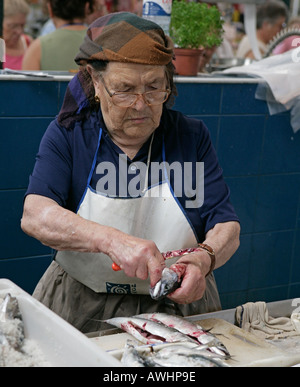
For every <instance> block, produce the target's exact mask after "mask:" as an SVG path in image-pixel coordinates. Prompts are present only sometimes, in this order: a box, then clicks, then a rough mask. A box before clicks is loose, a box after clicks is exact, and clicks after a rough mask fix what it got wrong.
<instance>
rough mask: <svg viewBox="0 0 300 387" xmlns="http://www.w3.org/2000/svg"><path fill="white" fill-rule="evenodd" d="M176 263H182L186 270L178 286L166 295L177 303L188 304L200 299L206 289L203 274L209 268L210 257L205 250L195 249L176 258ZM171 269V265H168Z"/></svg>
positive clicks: (204, 274)
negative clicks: (195, 250)
mask: <svg viewBox="0 0 300 387" xmlns="http://www.w3.org/2000/svg"><path fill="white" fill-rule="evenodd" d="M177 264H184V265H185V266H186V270H185V272H184V274H183V277H182V282H181V285H180V288H178V289H176V290H175V291H174V292H173V293H171V294H169V295H168V298H170V300H172V301H174V302H176V303H178V304H189V303H191V302H194V301H197V300H200V299H201V298H202V297H203V295H204V292H205V289H206V281H205V276H206V275H207V273H208V272H209V270H210V265H211V259H210V256H209V255H208V253H207V252H206V251H204V250H203V251H197V252H194V253H191V254H188V255H185V256H183V257H181V258H180V259H178V261H177V262H176V265H177ZM170 268H171V269H172V266H171V267H170Z"/></svg>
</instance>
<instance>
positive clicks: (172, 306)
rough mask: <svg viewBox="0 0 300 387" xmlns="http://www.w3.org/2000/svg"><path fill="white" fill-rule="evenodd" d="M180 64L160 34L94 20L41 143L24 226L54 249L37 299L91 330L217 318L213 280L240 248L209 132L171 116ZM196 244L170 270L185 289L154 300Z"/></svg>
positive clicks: (122, 18)
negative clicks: (135, 318)
mask: <svg viewBox="0 0 300 387" xmlns="http://www.w3.org/2000/svg"><path fill="white" fill-rule="evenodd" d="M172 58H173V49H172V45H171V42H170V40H169V38H167V37H166V36H165V35H164V32H163V30H162V29H161V28H160V27H159V26H158V25H156V24H154V23H152V22H150V21H147V20H144V19H142V18H140V17H138V16H136V15H134V14H131V13H126V12H120V13H114V14H110V15H106V16H104V17H102V18H100V19H97V20H96V21H95V22H94V23H93V24H92V25H91V26H90V28H89V30H88V32H87V35H86V37H85V40H84V42H83V44H82V45H81V48H80V52H79V54H78V55H77V57H76V62H77V63H78V64H79V65H80V66H81V68H80V72H79V74H78V75H77V76H75V77H74V78H73V80H72V81H71V82H70V84H69V86H68V89H67V92H66V96H65V100H64V104H63V107H62V109H61V111H60V114H59V116H58V118H57V119H56V120H55V121H53V122H52V123H51V124H50V126H49V128H48V130H47V131H46V133H45V135H44V137H43V139H42V142H41V146H40V149H39V154H38V157H37V161H36V165H35V168H34V171H33V174H32V176H31V178H30V184H29V187H28V190H27V195H26V199H25V203H24V214H23V218H22V228H23V230H24V231H25V232H27V233H28V234H29V235H31V236H34V237H35V238H37V239H39V240H40V241H41V242H42V243H43V244H46V245H48V246H51V247H52V248H54V249H55V250H56V251H57V252H56V254H55V257H54V260H53V262H52V263H51V265H50V267H49V268H48V269H47V271H46V273H45V274H44V276H43V278H42V279H41V280H40V282H39V284H38V286H37V288H36V290H35V293H34V296H35V297H37V298H38V299H39V300H40V301H41V302H43V303H44V304H45V305H47V306H48V307H49V308H51V309H52V310H54V311H55V312H56V313H57V314H59V315H61V316H62V317H63V318H64V319H66V320H67V321H69V322H70V323H71V324H73V325H74V326H76V327H77V328H78V329H80V330H81V331H82V332H89V331H95V330H98V329H101V322H100V321H97V320H104V319H107V318H109V317H112V316H130V315H134V314H137V313H144V312H150V311H160V312H166V313H170V314H179V315H191V314H196V313H204V312H209V311H213V310H218V309H220V300H219V296H218V291H217V288H216V284H215V280H214V276H213V273H212V271H213V269H214V268H217V267H220V266H222V265H223V264H224V263H225V262H226V261H227V260H228V259H229V258H230V257H231V256H232V254H233V253H234V252H235V250H236V249H237V247H238V244H239V223H238V218H237V216H236V214H235V212H234V210H233V208H232V206H231V204H230V202H229V191H228V188H227V186H226V184H225V183H224V180H223V178H222V172H221V169H220V167H219V165H218V162H217V158H216V154H215V151H214V149H213V147H212V144H211V141H210V137H209V133H208V130H207V128H206V127H205V126H204V124H203V123H202V122H201V121H199V120H195V119H192V118H188V117H186V116H184V115H182V114H181V113H179V112H176V111H172V110H170V109H169V108H168V107H167V104H168V103H170V99H171V97H172V95H173V94H174V91H175V86H174V84H173V64H172ZM203 182H204V183H205V185H204V186H203ZM195 185H196V189H195ZM203 192H204V196H203ZM198 243H204V245H201V246H202V247H201V248H199V249H197V251H195V252H192V253H190V254H187V255H184V256H182V257H179V258H178V259H177V262H176V258H175V259H170V260H168V261H166V262H167V263H168V265H173V264H174V263H175V262H176V264H178V263H181V264H182V265H184V267H185V271H184V273H183V274H182V278H181V279H182V282H181V286H180V288H178V289H177V290H176V291H174V292H173V293H171V294H170V295H169V296H168V297H166V298H164V299H162V300H160V301H155V300H153V299H152V298H151V297H150V296H149V281H150V285H152V286H154V285H155V284H156V283H157V282H158V281H159V280H160V279H161V275H162V270H163V268H164V267H165V260H164V257H163V255H162V252H166V251H169V250H174V249H184V248H189V247H196V246H197V245H198ZM112 262H114V263H116V264H117V265H119V267H120V268H121V269H122V270H120V271H113V270H112Z"/></svg>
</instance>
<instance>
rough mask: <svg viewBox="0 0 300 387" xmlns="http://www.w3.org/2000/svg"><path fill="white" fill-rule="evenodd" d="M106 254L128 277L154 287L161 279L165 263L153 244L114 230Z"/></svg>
mask: <svg viewBox="0 0 300 387" xmlns="http://www.w3.org/2000/svg"><path fill="white" fill-rule="evenodd" d="M106 254H107V255H109V256H110V258H111V259H112V260H113V262H115V263H117V264H118V266H119V267H120V268H121V269H122V270H123V271H124V273H125V274H126V275H127V276H128V277H137V278H139V279H142V280H146V279H147V278H148V276H149V277H150V284H151V286H154V285H155V284H156V283H157V282H158V281H159V280H160V278H161V273H162V270H163V268H164V267H165V261H164V258H163V256H162V255H161V253H160V251H159V250H158V248H157V246H156V245H155V243H154V242H152V241H149V240H145V239H141V238H136V237H133V236H131V235H128V234H125V233H122V232H121V231H118V230H114V232H113V233H112V235H111V237H110V245H109V248H108V250H107V251H106Z"/></svg>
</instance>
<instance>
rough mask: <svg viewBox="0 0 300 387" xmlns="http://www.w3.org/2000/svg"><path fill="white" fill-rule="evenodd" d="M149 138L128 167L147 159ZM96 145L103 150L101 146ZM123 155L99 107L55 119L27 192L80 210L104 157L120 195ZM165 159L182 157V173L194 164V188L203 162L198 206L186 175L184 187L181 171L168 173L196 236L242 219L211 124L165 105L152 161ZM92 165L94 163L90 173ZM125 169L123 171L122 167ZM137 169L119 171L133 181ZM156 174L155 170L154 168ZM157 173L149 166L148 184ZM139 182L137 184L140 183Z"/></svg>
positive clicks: (101, 175)
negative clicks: (66, 122) (65, 120)
mask: <svg viewBox="0 0 300 387" xmlns="http://www.w3.org/2000/svg"><path fill="white" fill-rule="evenodd" d="M100 130H102V131H101V133H102V135H101V139H100V142H99V144H98V141H99V133H100ZM150 141H151V139H149V140H148V141H147V142H146V143H145V144H144V145H143V146H142V148H141V149H140V151H139V152H138V153H137V155H136V156H135V157H134V159H132V160H130V159H128V158H127V157H126V156H125V163H126V164H127V169H128V172H129V170H130V166H131V165H132V164H134V163H137V165H138V163H139V162H142V163H144V164H146V163H147V157H148V150H149V144H150ZM98 145H99V151H98V152H97V149H98ZM96 152H97V153H96ZM95 155H96V156H95ZM120 155H123V152H122V150H121V149H120V148H119V147H118V146H117V145H116V144H115V143H114V142H113V141H112V140H111V138H110V136H109V134H108V132H107V130H106V128H105V124H104V122H103V120H102V116H101V112H100V111H99V112H93V113H92V114H91V116H90V117H89V118H88V119H86V120H84V121H82V122H77V123H76V124H75V126H74V128H72V129H66V128H63V127H61V126H59V125H58V123H57V120H54V121H52V122H51V124H50V125H49V127H48V129H47V130H46V132H45V134H44V136H43V138H42V141H41V144H40V148H39V152H38V155H37V158H36V164H35V167H34V170H33V173H32V175H31V176H30V181H29V187H28V190H27V192H26V195H28V194H38V195H42V196H46V197H49V198H51V199H53V200H55V201H56V202H57V203H58V204H59V205H61V206H63V207H65V208H67V209H69V210H71V211H73V212H77V209H78V206H79V204H80V201H81V199H82V196H83V195H84V192H85V189H86V186H87V184H88V182H89V177H91V180H90V186H91V188H92V189H94V190H96V189H97V188H98V186H97V183H98V182H99V180H101V179H102V178H103V177H104V176H105V174H106V173H107V172H103V173H102V174H99V173H97V168H96V167H97V165H99V164H100V163H102V162H104V161H105V162H107V161H108V162H110V163H112V165H114V166H115V167H116V171H117V179H116V181H117V187H116V188H117V190H116V195H119V194H120V192H119V188H120V187H119V185H118V182H119V176H118V171H119V156H120ZM123 156H124V155H123ZM163 159H165V161H166V162H167V163H168V165H172V163H174V162H175V163H177V166H178V163H180V165H181V166H182V171H183V174H184V170H185V169H184V168H185V166H186V165H189V166H191V165H193V170H192V174H191V178H192V181H191V183H190V184H189V185H190V186H191V189H190V191H191V192H192V193H193V192H194V193H195V191H194V190H193V189H195V188H196V182H199V179H200V178H199V176H198V179H197V175H196V168H195V163H196V162H202V163H204V164H203V165H204V197H203V199H204V201H203V204H202V203H201V204H202V205H201V206H200V207H197V206H195V208H187V206H186V203H187V200H189V201H190V200H193V197H190V196H189V193H188V192H186V191H187V190H186V189H185V187H184V186H183V185H184V184H185V185H186V183H185V182H184V175H183V176H182V179H181V185H182V189H181V190H180V189H178V184H177V183H178V180H180V179H178V175H176V174H174V173H173V174H172V172H171V174H170V185H171V188H172V189H173V190H175V195H176V192H180V195H178V196H177V201H178V204H179V205H180V206H181V207H182V209H183V211H184V212H185V213H186V216H187V219H188V220H189V222H190V224H191V226H192V227H193V229H194V232H195V234H196V236H197V238H198V242H202V241H203V240H204V239H205V234H206V232H207V231H209V230H210V229H211V228H213V227H214V226H215V225H216V224H217V223H224V222H228V221H238V217H237V215H236V213H235V211H234V209H233V206H232V205H231V203H230V199H229V189H228V187H227V185H226V183H225V182H224V179H223V176H222V170H221V168H220V166H219V164H218V160H217V156H216V152H215V150H214V148H213V146H212V143H211V140H210V135H209V132H208V129H207V128H206V126H205V125H204V124H203V122H202V121H200V120H197V119H193V118H189V117H187V116H185V115H183V114H182V113H180V112H177V111H173V110H168V109H166V108H164V111H163V115H162V119H161V123H160V126H159V127H158V128H157V129H156V131H155V136H154V139H153V144H152V149H151V163H156V164H158V163H162V161H163ZM185 163H188V164H185ZM93 165H94V166H95V168H94V170H93V173H92V174H91V176H90V172H91V169H92V166H93ZM150 166H151V164H150ZM122 173H124V168H122ZM136 173H138V171H137V172H136ZM136 173H135V174H134V173H133V172H132V170H130V172H129V173H128V174H127V176H121V179H122V178H123V179H124V178H125V179H127V180H126V181H127V182H128V183H129V182H130V181H131V179H133V178H135V177H136V176H137V175H136ZM152 175H153V176H154V173H152ZM153 176H151V168H149V179H148V184H149V185H150V184H153V183H154V184H155V183H156V181H155V180H154V179H153ZM155 179H159V180H160V181H162V180H164V179H165V176H164V174H163V173H161V174H160V175H159V176H158V177H157V176H155ZM176 184H177V186H176ZM176 187H177V188H176ZM137 188H139V186H138V185H137ZM192 188H193V189H192ZM122 192H123V191H122ZM194 196H196V194H195V195H194ZM194 199H195V197H194ZM166 232H167V230H166Z"/></svg>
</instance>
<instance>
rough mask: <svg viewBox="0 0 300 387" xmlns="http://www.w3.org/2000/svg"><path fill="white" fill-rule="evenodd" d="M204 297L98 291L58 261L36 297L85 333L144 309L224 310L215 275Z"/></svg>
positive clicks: (209, 279) (179, 311) (187, 312)
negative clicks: (187, 299)
mask: <svg viewBox="0 0 300 387" xmlns="http://www.w3.org/2000/svg"><path fill="white" fill-rule="evenodd" d="M206 282H207V284H206V291H205V294H204V297H203V298H202V299H201V300H199V301H196V302H193V303H191V304H188V305H179V304H176V303H174V302H172V301H171V300H169V299H168V298H165V299H163V300H162V301H155V300H153V299H152V298H151V297H150V296H148V295H124V294H122V295H121V294H120V295H119V294H106V293H95V292H94V291H93V290H91V289H89V288H88V287H86V286H85V285H83V284H81V283H80V282H78V281H76V280H74V279H73V278H72V277H71V276H69V275H68V274H67V273H66V272H65V271H64V270H63V269H62V268H61V267H60V266H59V265H58V264H57V263H56V262H55V261H53V262H52V263H51V265H50V266H49V267H48V269H47V270H46V272H45V274H44V275H43V277H42V278H41V280H40V281H39V283H38V284H37V287H36V289H35V290H34V293H33V297H34V298H36V299H37V300H39V301H40V302H41V303H42V304H44V305H46V306H47V307H48V308H49V309H51V310H52V311H53V312H55V313H56V314H58V315H59V316H60V317H62V318H63V319H64V320H66V321H68V322H69V323H70V324H71V325H73V326H74V327H75V328H77V329H78V330H80V331H81V332H83V333H90V332H96V331H99V330H103V329H107V328H108V327H111V326H109V325H107V324H106V323H104V322H103V320H106V319H109V318H112V317H128V316H134V315H136V314H140V313H150V312H160V313H168V314H177V315H179V316H191V315H195V314H202V313H210V312H214V311H218V310H221V303H220V298H219V294H218V290H217V285H216V282H215V279H214V276H213V275H212V274H211V275H210V276H208V277H207V279H206Z"/></svg>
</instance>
